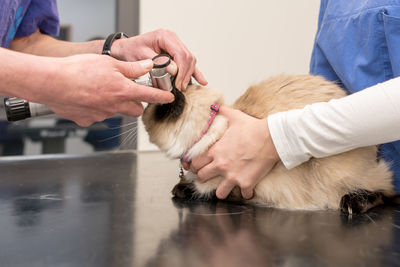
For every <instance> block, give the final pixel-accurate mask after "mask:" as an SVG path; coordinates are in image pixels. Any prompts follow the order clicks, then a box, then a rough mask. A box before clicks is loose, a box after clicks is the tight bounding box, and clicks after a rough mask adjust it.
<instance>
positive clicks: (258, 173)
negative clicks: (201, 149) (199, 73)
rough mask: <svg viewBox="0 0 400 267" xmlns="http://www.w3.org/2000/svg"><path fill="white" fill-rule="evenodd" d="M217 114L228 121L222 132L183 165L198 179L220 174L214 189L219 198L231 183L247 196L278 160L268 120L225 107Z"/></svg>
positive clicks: (250, 194)
mask: <svg viewBox="0 0 400 267" xmlns="http://www.w3.org/2000/svg"><path fill="white" fill-rule="evenodd" d="M220 115H223V116H225V117H226V118H227V119H228V122H229V127H228V129H227V131H226V132H225V134H224V135H223V136H222V138H221V139H220V140H219V141H217V142H216V143H215V144H214V145H213V146H212V147H211V148H210V149H209V150H208V151H207V152H206V153H204V154H203V155H200V156H199V157H197V158H195V159H193V160H192V163H191V164H190V166H188V165H186V166H184V167H185V168H186V169H188V168H190V170H191V171H192V172H194V173H197V176H198V177H199V180H200V181H202V182H204V181H207V180H209V179H211V178H214V177H217V176H221V177H222V178H223V180H222V182H221V183H220V184H219V186H218V188H217V192H216V195H217V197H218V198H220V199H224V198H226V197H227V196H228V195H229V193H230V192H231V191H232V189H233V188H234V187H235V186H239V187H240V188H241V193H242V196H243V197H244V198H245V199H249V198H251V197H252V196H253V189H254V187H255V186H256V184H257V183H258V182H259V181H260V180H261V179H262V178H263V177H264V176H265V175H266V174H267V173H268V172H269V171H270V170H271V169H272V167H273V166H274V165H275V163H276V162H277V161H278V160H279V156H278V154H277V152H276V150H275V147H274V144H273V142H272V139H271V137H270V135H269V130H268V122H267V120H266V119H257V118H254V117H251V116H249V115H247V114H245V113H243V112H241V111H239V110H235V109H232V108H228V107H226V106H223V107H221V109H220Z"/></svg>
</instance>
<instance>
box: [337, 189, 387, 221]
mask: <svg viewBox="0 0 400 267" xmlns="http://www.w3.org/2000/svg"><path fill="white" fill-rule="evenodd" d="M383 203H384V202H383V195H382V193H380V192H371V191H367V190H358V191H354V192H352V193H349V194H346V195H344V196H343V197H342V199H341V200H340V205H339V207H340V210H341V212H343V213H345V214H349V215H352V214H361V213H364V212H366V211H368V210H369V209H372V208H373V207H376V206H378V205H381V204H383Z"/></svg>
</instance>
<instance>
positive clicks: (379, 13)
mask: <svg viewBox="0 0 400 267" xmlns="http://www.w3.org/2000/svg"><path fill="white" fill-rule="evenodd" d="M310 72H311V73H312V74H315V75H321V76H324V77H325V78H326V79H328V80H330V81H334V82H337V83H338V84H340V85H341V86H342V87H343V88H344V89H346V90H347V91H348V93H354V92H358V91H360V90H363V89H364V88H367V87H370V86H372V85H375V84H377V83H380V82H384V81H387V80H389V79H392V78H394V77H398V76H400V1H395V0H376V1H373V0H321V6H320V13H319V21H318V31H317V35H316V37H315V43H314V49H313V53H312V57H311V64H310ZM399 90H400V88H399ZM399 105H400V103H399ZM377 130H378V129H377ZM380 155H381V157H383V158H384V159H385V160H386V161H387V162H389V163H390V164H391V169H392V170H393V172H394V176H395V179H394V185H395V187H396V190H397V192H398V193H400V141H396V142H392V143H387V144H383V145H381V146H380Z"/></svg>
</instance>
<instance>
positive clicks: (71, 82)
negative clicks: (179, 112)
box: [27, 54, 174, 126]
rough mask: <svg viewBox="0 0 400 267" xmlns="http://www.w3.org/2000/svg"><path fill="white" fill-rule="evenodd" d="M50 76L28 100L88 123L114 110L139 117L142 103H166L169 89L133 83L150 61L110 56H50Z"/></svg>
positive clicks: (107, 116) (103, 117) (104, 117)
mask: <svg viewBox="0 0 400 267" xmlns="http://www.w3.org/2000/svg"><path fill="white" fill-rule="evenodd" d="M48 61H50V62H51V64H50V65H48V66H49V68H53V69H52V70H51V71H50V75H49V77H48V78H47V79H46V81H45V84H44V85H42V86H44V88H48V89H49V90H41V91H40V92H31V95H30V96H28V97H27V99H28V100H30V101H33V102H38V103H42V104H45V105H46V106H47V107H49V108H50V109H51V110H52V111H54V112H55V113H56V114H58V115H60V116H61V117H64V118H67V119H70V120H73V121H75V122H76V123H77V124H78V125H81V126H88V125H90V124H92V123H94V122H97V121H103V120H104V119H106V118H109V117H111V116H113V115H114V114H116V113H121V114H125V115H128V116H133V117H138V116H140V115H141V114H142V113H143V106H142V103H141V102H142V101H143V102H149V103H168V102H172V101H173V99H174V96H173V95H172V94H171V93H170V92H166V91H163V90H159V89H155V88H152V87H147V86H143V85H139V84H136V83H135V82H133V81H131V80H130V79H129V78H137V77H139V76H141V75H144V74H145V73H147V72H149V71H150V70H151V68H152V67H153V62H152V61H151V60H143V61H138V62H123V61H118V60H116V59H114V58H112V57H108V56H104V55H95V54H83V55H77V56H71V57H65V58H51V59H50V58H49V59H48Z"/></svg>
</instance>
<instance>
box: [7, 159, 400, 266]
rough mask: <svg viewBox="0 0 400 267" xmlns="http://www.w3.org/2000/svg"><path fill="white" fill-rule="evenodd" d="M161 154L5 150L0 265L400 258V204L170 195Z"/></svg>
mask: <svg viewBox="0 0 400 267" xmlns="http://www.w3.org/2000/svg"><path fill="white" fill-rule="evenodd" d="M177 175H178V163H177V162H176V161H169V160H167V159H165V158H164V156H162V155H161V154H160V153H139V154H136V153H134V152H117V153H100V154H92V155H86V156H62V155H59V156H56V155H48V156H37V157H36V156H35V157H5V158H0V266H1V267H3V266H29V267H33V266H40V267H44V266H85V267H91V266H96V267H101V266H118V267H120V266H121V267H123V266H171V267H175V266H186V267H187V266H400V207H398V206H387V207H379V208H376V209H373V210H372V211H370V212H368V213H367V214H364V215H359V216H353V217H347V216H343V215H340V214H339V213H338V212H334V211H324V212H294V211H284V210H276V209H270V208H265V207H259V206H249V205H243V204H234V203H226V202H223V201H219V202H201V201H178V200H173V199H171V193H170V190H171V189H172V187H173V185H174V184H175V183H176V182H177V181H178V178H177Z"/></svg>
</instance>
